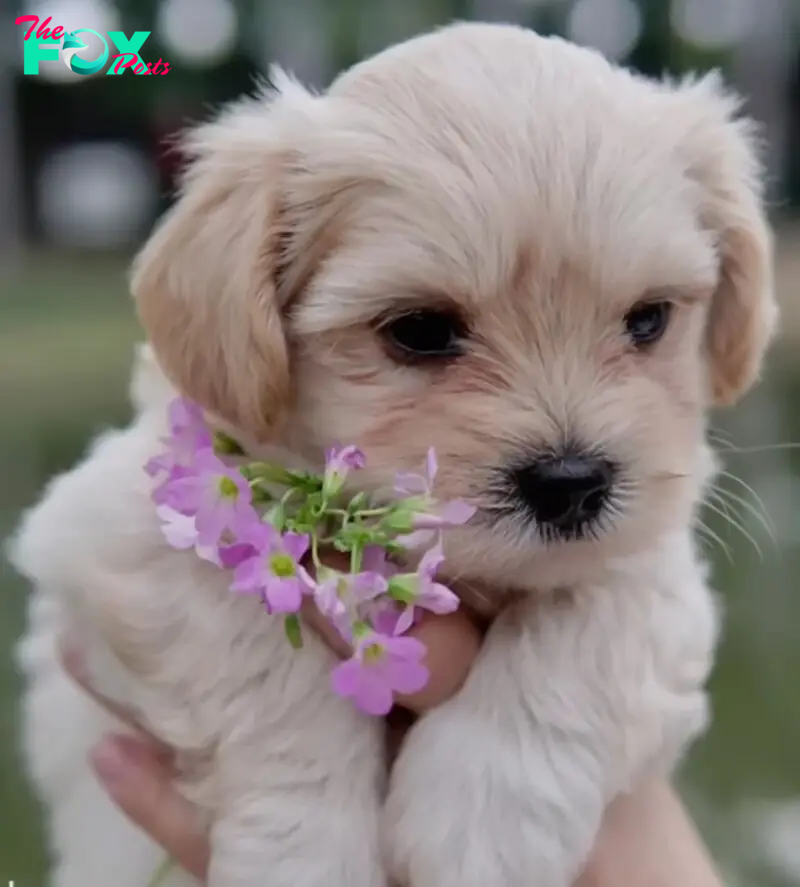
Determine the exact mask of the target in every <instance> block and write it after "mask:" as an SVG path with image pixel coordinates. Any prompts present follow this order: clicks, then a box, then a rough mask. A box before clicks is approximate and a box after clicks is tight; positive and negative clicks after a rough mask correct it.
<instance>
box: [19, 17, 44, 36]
mask: <svg viewBox="0 0 800 887" xmlns="http://www.w3.org/2000/svg"><path fill="white" fill-rule="evenodd" d="M27 22H30V23H31V26H30V28H28V32H27V33H26V34H25V37H24V38H23V39H24V40H27V39H28V38H29V37H30V36H31V34H32V33H33V29H34V28H35V27H36V26H37V25H38V24H39V16H38V15H21V16H20V17H19V18H18V19H15V21H14V24H15V25H23V24H26V23H27Z"/></svg>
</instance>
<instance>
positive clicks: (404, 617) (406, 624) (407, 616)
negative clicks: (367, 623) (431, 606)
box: [376, 604, 415, 635]
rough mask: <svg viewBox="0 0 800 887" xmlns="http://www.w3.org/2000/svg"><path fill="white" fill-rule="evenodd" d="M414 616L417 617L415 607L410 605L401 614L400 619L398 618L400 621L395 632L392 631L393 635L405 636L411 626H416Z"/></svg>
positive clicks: (395, 627)
mask: <svg viewBox="0 0 800 887" xmlns="http://www.w3.org/2000/svg"><path fill="white" fill-rule="evenodd" d="M414 616H415V610H414V605H413V604H409V605H408V606H407V607H405V609H404V610H403V612H402V613H401V614H400V617H399V618H398V620H397V622H396V624H395V626H394V630H393V631H392V634H394V635H400V634H405V633H406V632H407V631H408V630H409V628H411V626H412V625H413V624H414ZM376 628H377V626H376Z"/></svg>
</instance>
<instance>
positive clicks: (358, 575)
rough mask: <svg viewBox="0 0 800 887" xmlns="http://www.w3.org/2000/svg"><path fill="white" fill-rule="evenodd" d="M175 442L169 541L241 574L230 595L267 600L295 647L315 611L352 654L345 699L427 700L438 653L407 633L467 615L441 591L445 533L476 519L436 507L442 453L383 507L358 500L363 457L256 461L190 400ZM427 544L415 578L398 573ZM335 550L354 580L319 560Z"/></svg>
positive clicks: (344, 453) (157, 498)
mask: <svg viewBox="0 0 800 887" xmlns="http://www.w3.org/2000/svg"><path fill="white" fill-rule="evenodd" d="M169 431H170V433H169V436H168V437H167V438H165V439H164V444H165V447H166V449H165V452H164V453H162V454H160V455H158V456H156V457H155V458H153V459H151V460H150V461H149V462H148V463H147V465H146V466H145V470H146V471H147V473H148V474H149V475H150V476H151V477H152V478H154V480H155V481H156V485H155V487H154V490H153V501H154V503H155V505H156V509H157V512H158V515H159V518H160V520H161V524H162V529H163V532H164V536H165V537H166V540H167V542H168V543H169V544H170V545H171V546H172V547H173V548H176V549H180V550H194V552H195V553H196V555H197V556H198V557H200V558H202V559H203V560H206V561H208V562H210V563H212V564H215V565H216V566H217V567H218V568H220V569H222V570H227V571H229V572H230V575H231V583H230V589H231V591H232V592H233V593H235V594H248V595H255V596H257V597H258V598H259V599H260V600H261V602H262V603H263V605H264V609H265V610H266V612H267V613H268V614H270V615H273V616H281V617H282V618H283V620H284V626H285V631H286V635H287V638H288V640H289V642H290V643H291V644H292V645H293V646H295V647H301V646H302V643H303V640H302V631H301V624H300V617H299V613H300V609H301V607H302V604H303V601H304V599H305V598H311V599H313V601H314V602H315V603H316V606H317V607H318V609H319V611H320V612H321V613H322V614H323V615H324V616H325V617H326V618H327V619H328V620H329V621H330V622H331V624H332V625H333V626H334V627H335V629H336V630H337V631H338V632H339V634H341V636H342V637H343V638H344V639H345V640H346V641H347V642H348V643H349V644H350V646H351V648H352V651H353V652H352V656H351V658H350V659H348V660H346V661H344V662H342V663H340V664H339V665H337V666H336V667H335V668H334V670H333V673H332V675H331V685H332V687H333V690H334V691H335V692H336V693H338V694H340V695H341V696H345V697H350V698H352V700H353V701H354V702H355V704H356V705H357V706H358V707H359V708H360V709H362V710H363V711H365V712H367V713H370V714H374V715H384V714H386V713H387V712H388V711H389V710H390V709H391V707H392V704H393V698H394V693H396V692H397V693H414V692H416V691H418V690H420V689H422V687H423V686H425V684H426V682H427V680H428V671H427V669H426V668H425V666H424V664H423V662H422V660H423V658H424V656H425V647H424V645H423V644H422V643H421V642H420V641H418V640H416V639H415V638H413V637H408V636H406V632H407V631H408V629H409V628H411V626H412V625H413V624H414V622H415V620H416V619H417V618H418V616H419V612H420V610H429V611H431V612H434V613H449V612H452V611H453V610H455V609H456V608H457V607H458V603H459V602H458V598H457V597H456V595H455V594H454V593H453V592H452V591H451V590H450V589H449V588H447V586H445V585H443V584H441V583H439V582H437V581H436V578H435V577H436V573H437V570H438V569H439V567H440V566H441V564H442V562H443V560H444V555H443V553H442V545H441V531H442V530H443V529H444V528H446V527H449V526H456V525H459V524H463V523H465V522H466V521H468V520H469V519H470V517H471V516H472V515H473V513H474V509H473V508H472V507H471V506H469V505H467V504H466V503H465V502H462V501H460V500H455V501H451V502H447V503H440V502H438V501H437V500H436V499H435V498H434V495H433V483H434V480H435V477H436V469H437V466H436V456H435V453H434V451H433V450H432V449H431V450H429V452H428V458H427V466H426V471H425V474H424V475H416V474H409V473H406V472H403V473H400V474H398V475H397V477H396V479H395V485H394V498H393V499H392V500H391V501H389V502H386V503H381V502H379V501H376V500H375V499H373V498H372V497H370V496H368V495H367V494H366V493H358V494H356V495H352V496H351V495H349V494H347V493H346V492H345V485H346V480H347V478H348V475H350V474H351V473H352V472H357V471H358V470H359V469H361V468H363V467H364V465H365V457H364V454H363V453H362V452H361V451H360V450H359V449H357V448H356V447H355V446H345V447H341V448H335V449H332V450H330V451H329V452H328V453H327V454H326V460H325V469H324V471H323V473H322V474H321V475H320V474H312V473H309V472H298V471H290V470H288V469H286V468H283V467H281V466H279V465H276V464H272V463H270V462H263V461H247V455H246V453H245V452H244V450H243V449H242V447H241V446H240V445H239V444H238V443H237V442H236V441H235V440H233V439H232V438H230V437H229V436H227V435H225V434H222V433H220V432H218V431H217V432H215V431H212V429H211V428H210V427H209V425H208V424H207V423H206V421H205V419H204V416H203V412H202V410H201V408H200V407H199V406H198V405H197V404H194V403H192V402H191V401H187V400H185V399H178V400H175V401H173V402H172V403H171V404H170V406H169ZM426 545H427V546H428V550H427V551H426V552H425V553H424V554H423V555H422V557H421V559H420V561H419V566H418V568H417V570H416V571H415V572H402V571H401V570H400V569H399V568H398V567H397V566H396V565H395V564H394V563H393V562H392V560H391V558H392V556H397V555H401V554H403V553H404V552H406V551H409V550H412V549H419V548H421V547H423V546H426ZM330 548H332V549H335V550H336V551H339V552H343V553H345V554H346V555H347V556H348V557H349V570H348V571H347V572H344V571H341V570H334V569H331V568H330V567H327V566H325V565H324V564H323V563H322V560H321V557H320V552H321V551H322V550H324V549H330Z"/></svg>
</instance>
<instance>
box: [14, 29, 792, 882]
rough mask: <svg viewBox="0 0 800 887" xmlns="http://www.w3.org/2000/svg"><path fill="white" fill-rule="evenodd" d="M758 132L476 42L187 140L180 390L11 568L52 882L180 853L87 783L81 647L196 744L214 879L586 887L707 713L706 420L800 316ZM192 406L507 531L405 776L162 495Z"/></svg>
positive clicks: (320, 653) (314, 658)
mask: <svg viewBox="0 0 800 887" xmlns="http://www.w3.org/2000/svg"><path fill="white" fill-rule="evenodd" d="M736 111H737V105H736V102H735V101H734V100H733V99H731V98H730V97H728V96H727V95H725V94H724V93H723V92H722V90H721V88H720V86H719V84H718V83H717V81H715V80H703V81H701V82H697V83H691V84H679V85H675V84H666V83H653V82H650V81H647V80H644V79H642V78H641V77H637V76H635V75H633V74H631V73H629V72H627V71H624V70H621V69H618V68H615V67H613V66H612V65H610V64H609V63H608V62H606V61H605V60H604V59H603V58H602V57H601V56H599V55H597V54H596V53H594V52H590V51H587V50H585V49H581V48H578V47H576V46H573V45H570V44H569V43H566V42H564V41H562V40H558V39H543V38H541V37H539V36H537V35H536V34H534V33H531V32H529V31H525V30H521V29H518V28H514V27H510V26H489V25H457V26H453V27H450V28H446V29H444V30H441V31H438V32H436V33H434V34H432V35H429V36H425V37H421V38H419V39H415V40H412V41H410V42H408V43H405V44H403V45H400V46H397V47H395V48H393V49H390V50H388V51H387V52H384V53H382V54H381V55H379V56H377V57H376V58H373V59H371V60H369V61H367V62H364V63H363V64H360V65H358V66H356V67H355V68H354V69H352V70H351V71H349V72H348V73H346V74H344V75H343V76H342V77H340V78H339V79H338V80H337V81H336V82H335V83H334V84H333V86H332V87H331V88H330V90H329V91H328V92H327V93H326V94H324V95H321V96H316V95H312V94H310V93H309V92H307V91H305V90H304V89H303V88H302V87H300V86H299V85H297V84H295V83H293V82H291V81H290V80H288V79H286V78H279V82H278V83H277V85H276V88H275V89H274V90H269V91H265V92H264V94H262V95H260V96H258V97H257V98H254V99H248V100H245V101H242V102H240V103H238V104H236V105H234V106H232V107H231V108H229V109H228V110H226V111H225V112H224V113H223V114H222V115H221V116H220V117H219V118H218V119H217V120H216V121H215V122H213V123H210V124H208V125H205V126H201V127H200V128H199V129H197V130H196V131H195V132H194V133H193V134H192V136H191V137H190V139H189V149H190V153H191V155H192V158H193V160H192V163H191V165H190V167H189V171H188V174H187V176H186V179H185V182H184V186H183V193H182V196H181V198H180V200H179V201H178V203H177V205H176V206H175V207H174V208H173V209H172V210H171V212H170V213H169V214H168V215H167V217H166V218H165V220H164V221H163V222H162V224H161V225H160V226H159V228H158V230H157V231H156V233H155V234H154V235H153V236H152V238H151V239H150V241H149V242H148V244H147V245H146V247H145V248H144V250H143V252H142V254H141V255H140V256H139V258H138V261H137V263H136V268H135V273H134V276H133V292H134V295H135V297H136V300H137V302H138V305H139V309H140V313H141V317H142V320H143V322H144V326H145V328H146V330H147V333H148V335H149V338H150V341H151V343H152V348H153V351H154V353H155V357H156V361H157V363H158V365H159V366H160V367H161V369H163V372H164V374H165V375H166V377H167V378H169V380H170V384H168V383H167V382H166V381H165V380H164V379H163V378H161V376H160V370H159V369H157V368H156V366H155V363H154V362H153V361H152V360H151V359H150V358H148V357H147V356H145V357H144V358H143V359H142V364H143V365H142V366H140V369H139V372H138V380H137V382H136V385H135V401H136V407H137V417H136V419H135V421H134V423H133V424H132V425H131V427H129V428H128V429H126V430H124V431H119V432H113V433H109V434H107V435H105V436H104V437H103V438H102V439H101V440H100V441H99V442H98V443H97V444H96V445H95V446H94V447H93V449H92V451H91V453H90V455H89V456H88V458H87V459H86V461H84V462H83V464H82V465H80V466H79V467H78V468H76V469H75V470H74V471H72V472H70V473H68V474H66V475H65V476H63V477H61V478H59V479H58V480H56V481H55V482H54V483H53V485H52V486H51V487H50V489H49V490H48V492H47V495H46V496H45V498H44V500H43V501H42V502H41V504H39V505H38V506H37V507H36V508H35V509H34V510H33V511H32V512H31V513H30V514H29V515H28V516H27V518H26V520H25V523H24V526H23V529H22V532H21V535H20V537H19V539H18V542H17V547H16V559H17V563H18V564H19V566H20V568H21V569H22V570H23V571H24V572H25V573H26V574H28V575H29V576H30V578H31V579H32V580H33V582H34V584H35V586H36V591H35V593H34V596H33V599H32V604H31V626H30V633H29V635H28V637H27V639H26V640H25V642H24V644H23V647H22V655H21V660H22V664H23V668H24V670H25V672H26V674H27V677H28V690H27V696H26V703H25V705H26V728H25V729H26V743H27V751H28V756H29V761H30V766H31V769H32V772H33V776H34V778H35V780H36V782H37V784H38V787H39V790H40V792H41V795H42V797H43V798H44V800H45V801H46V803H47V805H48V807H49V809H50V816H51V821H50V827H51V834H52V841H53V850H54V854H55V875H54V877H53V882H52V883H53V884H55V885H57V887H105V885H107V884H108V883H110V882H113V883H114V884H115V885H116V887H145V885H146V884H147V881H148V878H149V877H150V876H151V874H152V872H153V870H154V868H155V867H156V865H157V864H158V862H159V855H158V851H157V850H156V848H155V847H154V846H153V845H152V844H151V843H150V842H149V841H148V839H147V838H146V837H144V836H143V835H141V834H139V833H137V832H136V831H135V830H134V828H133V827H131V826H130V825H129V824H128V823H127V822H125V821H124V820H123V818H122V817H121V816H120V815H119V814H118V813H117V812H116V811H115V810H114V809H113V808H112V807H111V804H110V802H109V801H108V800H107V799H106V798H105V797H104V795H103V793H102V791H101V790H100V788H99V787H98V786H97V785H95V783H94V782H93V780H92V777H91V775H90V773H89V771H88V769H87V766H86V763H85V760H84V758H85V755H86V752H87V750H88V748H89V747H90V746H91V744H92V743H93V742H94V741H96V740H97V739H98V738H99V736H100V735H101V733H102V732H103V731H104V730H105V729H106V728H107V727H108V720H107V718H106V716H105V715H104V714H102V713H101V712H100V711H98V710H97V709H96V708H95V707H94V706H93V704H92V703H91V702H90V701H88V700H87V699H85V698H84V697H83V696H81V694H80V692H79V691H77V690H76V689H74V688H73V687H72V686H71V685H70V683H69V681H68V679H67V678H66V677H65V676H64V675H63V674H62V672H61V670H60V668H59V666H58V665H57V663H56V660H55V658H54V652H53V646H54V637H55V633H56V631H57V630H58V629H59V628H61V627H63V626H65V625H70V626H73V627H75V628H77V629H78V630H79V631H80V632H82V634H83V636H84V638H85V642H86V644H87V646H88V648H89V650H90V651H91V656H92V660H91V661H92V667H93V670H94V672H95V675H96V678H97V680H98V681H100V683H101V686H103V687H105V689H106V690H108V691H109V692H112V693H114V694H115V695H116V696H117V697H119V698H121V699H122V700H123V701H125V702H127V703H128V704H130V705H132V706H134V708H135V709H136V710H137V711H138V712H139V713H140V715H141V717H142V718H143V719H144V722H145V723H146V724H147V725H148V726H149V727H150V728H151V729H152V730H153V731H154V732H155V733H156V734H157V735H158V736H161V737H163V739H164V740H165V741H166V742H168V743H171V744H172V745H174V746H175V747H177V748H178V749H179V750H181V751H182V752H184V753H185V761H184V763H185V768H184V770H185V780H184V781H185V783H186V786H187V791H189V792H190V794H191V796H192V797H193V798H195V799H196V800H197V801H198V803H199V804H200V805H201V806H202V808H203V809H204V810H205V811H207V814H208V819H209V823H210V826H211V835H212V846H213V858H212V863H211V873H210V883H211V885H212V887H385V885H386V884H387V883H388V880H389V879H395V880H396V881H397V882H399V883H400V884H404V885H409V887H568V885H569V884H570V883H571V882H572V880H573V879H574V878H575V876H576V875H577V873H578V872H579V870H580V868H581V866H582V864H583V862H584V860H585V859H586V856H587V853H588V851H589V849H590V847H591V846H592V842H593V840H594V838H595V835H596V833H597V829H598V824H599V822H600V818H601V815H602V813H603V810H604V808H605V807H606V805H607V804H608V803H609V801H611V799H612V798H614V797H615V796H616V795H618V794H619V793H621V792H625V791H626V790H627V789H629V788H630V787H631V785H632V784H633V783H634V782H635V781H636V780H637V779H638V778H640V777H641V776H642V775H643V774H644V773H646V772H647V771H651V770H663V769H667V768H670V767H672V766H673V764H674V762H675V761H676V759H677V758H678V756H679V754H680V752H681V751H682V750H683V749H684V747H685V746H686V744H687V742H688V740H690V739H691V738H692V737H693V736H694V735H695V734H696V733H697V732H698V731H699V730H701V728H702V727H703V724H704V721H705V717H706V701H705V696H704V691H703V685H704V682H705V680H706V677H707V675H708V672H709V668H710V666H711V662H712V649H713V645H714V639H715V632H716V618H715V611H714V607H713V605H712V599H711V595H710V593H709V591H708V589H707V587H706V584H705V579H704V569H703V567H702V565H701V563H700V561H699V559H698V555H697V553H696V551H695V547H694V545H693V542H692V532H691V526H692V522H693V514H694V511H695V508H696V506H697V504H698V501H699V499H700V498H701V495H702V491H703V487H704V484H705V483H706V481H707V480H708V478H709V476H710V473H711V471H712V458H711V454H710V451H709V449H708V447H707V446H706V444H705V441H704V429H705V414H706V410H707V408H708V407H709V406H710V405H712V404H714V403H716V404H722V403H730V402H732V401H734V400H735V399H736V398H737V397H738V396H739V395H740V394H741V393H742V392H743V391H744V390H745V389H747V388H748V387H749V386H750V384H751V383H752V382H753V381H754V379H755V377H756V374H757V371H758V368H759V364H760V361H761V357H762V353H763V351H764V349H765V346H766V344H767V341H768V338H769V335H770V332H771V330H772V327H773V321H774V314H775V308H774V302H773V293H772V281H771V246H770V243H771V241H770V234H769V231H768V228H767V225H766V223H765V219H764V215H763V207H762V202H761V196H760V176H759V167H758V164H757V161H756V159H755V157H754V151H753V140H752V137H751V130H750V127H749V126H748V124H747V123H745V122H742V121H740V120H738V119H736ZM172 386H174V388H175V389H177V390H180V391H181V392H183V393H184V394H186V395H188V396H190V397H192V398H194V399H195V400H197V401H199V402H200V403H201V404H202V405H203V406H204V407H205V408H206V409H207V410H208V411H209V413H210V414H211V415H212V416H214V417H216V418H217V420H219V421H221V422H223V423H225V425H226V427H229V428H233V429H235V430H236V431H237V433H238V434H239V435H240V436H243V437H244V439H245V440H247V441H248V442H249V444H250V446H251V447H252V448H253V449H254V450H257V449H258V448H260V447H264V446H266V447H268V448H272V452H279V453H281V454H283V455H282V457H283V458H285V459H287V460H289V461H291V462H293V463H297V464H306V465H316V466H319V464H320V459H321V454H322V452H323V448H324V447H325V446H327V445H329V444H331V443H332V442H334V441H341V442H353V443H357V444H358V445H360V446H362V447H363V448H364V450H365V451H366V453H367V456H368V464H369V468H368V471H367V472H365V474H364V476H365V478H366V481H365V483H366V486H368V487H374V486H378V485H384V484H385V483H386V482H387V480H388V479H389V478H391V477H393V475H394V472H395V470H396V469H399V468H408V469H417V468H419V466H420V465H421V464H422V463H423V460H424V456H425V452H426V449H427V448H428V447H429V446H434V447H435V448H436V450H437V453H438V455H439V458H440V463H441V471H440V475H439V478H438V481H439V483H440V486H439V490H438V491H439V493H440V494H441V495H442V496H443V497H445V498H450V497H463V498H465V499H467V500H468V501H470V502H471V503H472V504H474V505H475V506H476V507H477V509H478V510H477V514H476V517H475V518H474V519H473V520H472V521H471V522H470V523H469V525H467V526H465V527H463V528H459V529H457V530H455V531H453V532H452V533H451V534H450V535H449V536H448V538H447V540H446V553H447V556H448V559H447V562H446V563H447V567H448V570H449V571H450V578H451V579H456V580H458V581H459V582H460V583H461V588H462V591H463V593H464V594H465V595H466V596H467V598H468V599H471V602H472V603H473V604H476V605H477V604H480V605H482V606H486V607H488V608H489V609H490V610H491V611H493V612H498V615H497V618H496V619H495V621H494V624H493V627H492V628H491V630H490V632H489V634H488V637H487V638H486V642H485V645H484V648H483V651H482V653H481V655H480V657H479V660H478V662H477V663H476V665H475V667H474V670H473V672H472V675H471V677H470V679H469V680H468V682H467V684H466V686H465V687H464V688H463V690H462V691H461V692H460V693H459V694H458V695H457V696H456V697H455V698H454V699H452V701H450V702H449V703H447V704H446V705H443V706H442V707H441V708H439V709H438V710H436V711H434V712H432V713H430V714H428V715H427V716H425V717H424V718H423V719H422V720H421V721H420V722H419V724H418V725H417V726H416V727H415V728H414V730H413V731H412V733H411V735H410V737H409V740H408V742H407V744H406V746H405V748H404V750H403V751H402V753H401V756H400V759H399V761H398V762H397V765H396V767H395V769H394V772H393V773H392V775H391V780H390V781H389V784H388V786H387V785H386V784H385V783H386V780H385V773H384V763H383V756H382V725H381V723H380V722H379V721H378V720H373V719H369V718H367V717H365V716H362V715H360V714H359V713H358V712H357V711H355V710H354V708H353V707H352V706H351V704H350V703H349V702H346V701H343V700H342V699H339V698H337V697H336V696H335V695H333V694H332V693H331V692H330V690H329V688H328V679H327V673H328V669H329V667H330V665H331V662H330V658H331V657H330V654H329V653H328V652H327V651H326V650H325V649H323V647H322V646H321V645H320V644H317V643H315V642H314V640H313V639H312V638H309V640H308V643H307V645H306V648H305V649H303V650H302V651H301V652H295V651H293V650H292V649H291V648H290V647H289V645H288V644H286V643H285V640H284V638H283V628H282V625H281V624H280V622H279V621H274V620H272V619H270V618H269V617H268V616H266V615H264V614H263V612H262V611H261V609H260V606H259V604H258V603H257V602H256V601H254V600H252V599H249V598H247V597H242V596H235V595H232V594H230V593H229V592H228V590H227V582H228V579H227V578H226V577H225V576H224V575H223V574H221V572H220V571H218V570H217V569H216V568H215V567H212V566H209V565H207V564H204V563H203V562H200V561H199V560H198V559H197V558H195V557H193V556H192V555H191V554H185V553H177V552H175V551H172V550H170V549H169V548H167V547H166V545H165V543H164V541H163V539H162V537H161V533H160V530H159V527H158V521H157V519H156V515H155V513H154V507H153V505H152V503H151V502H150V499H149V492H150V489H149V480H148V478H147V477H146V476H145V474H144V472H143V471H142V465H143V464H144V462H145V461H146V460H147V459H148V458H149V457H151V456H152V455H154V453H155V452H157V451H158V450H159V448H160V444H159V438H160V436H161V435H163V434H164V433H165V427H164V426H165V416H164V413H165V409H164V408H165V405H166V403H167V401H168V400H169V399H170V397H172V396H173V394H174V389H173V388H172ZM476 588H492V589H503V590H504V594H502V595H501V594H500V593H499V592H498V593H497V594H496V596H494V597H492V596H491V595H488V596H487V593H486V592H482V593H479V594H474V595H473V597H472V598H470V594H469V592H470V590H472V591H473V592H474V590H475V589H476ZM168 883H169V884H170V885H172V887H177V885H181V884H186V883H188V880H187V877H186V876H184V875H181V874H178V873H174V874H172V875H171V876H170V879H169V881H168Z"/></svg>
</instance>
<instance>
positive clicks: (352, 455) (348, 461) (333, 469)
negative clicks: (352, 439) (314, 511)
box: [322, 445, 367, 497]
mask: <svg viewBox="0 0 800 887" xmlns="http://www.w3.org/2000/svg"><path fill="white" fill-rule="evenodd" d="M366 462H367V459H366V456H365V455H364V454H363V453H362V452H361V450H359V449H358V447H355V446H352V445H350V446H347V447H342V448H341V449H338V448H336V447H333V448H332V449H330V450H328V451H327V453H326V454H325V472H324V474H323V476H322V492H323V493H324V495H325V496H328V497H331V496H335V495H336V494H337V493H339V492H340V491H341V489H342V487H343V486H344V482H345V480H346V479H347V475H348V474H349V473H350V472H351V471H357V470H358V469H360V468H363V467H364V465H366Z"/></svg>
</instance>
